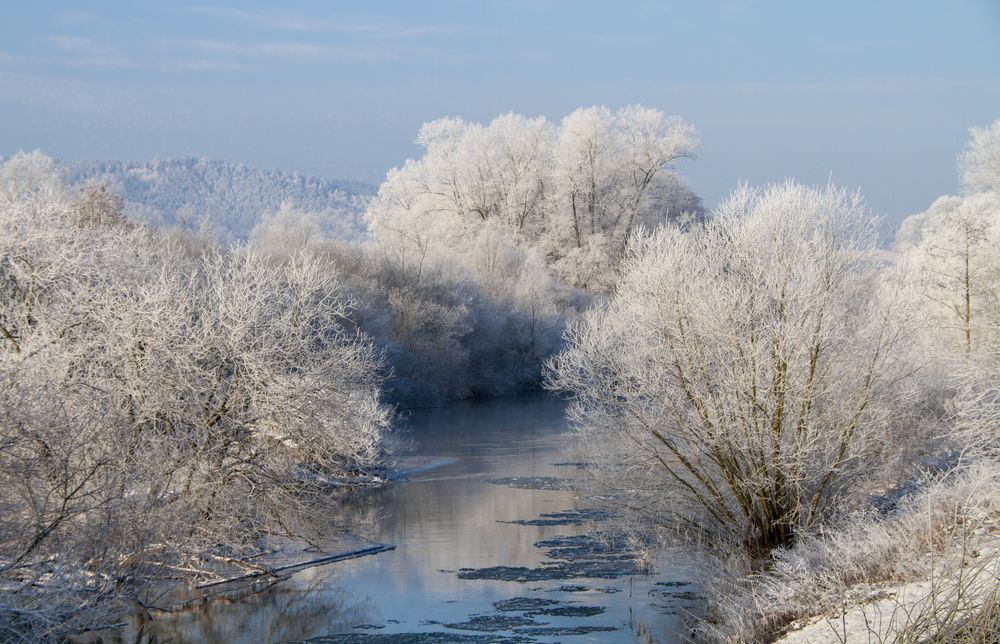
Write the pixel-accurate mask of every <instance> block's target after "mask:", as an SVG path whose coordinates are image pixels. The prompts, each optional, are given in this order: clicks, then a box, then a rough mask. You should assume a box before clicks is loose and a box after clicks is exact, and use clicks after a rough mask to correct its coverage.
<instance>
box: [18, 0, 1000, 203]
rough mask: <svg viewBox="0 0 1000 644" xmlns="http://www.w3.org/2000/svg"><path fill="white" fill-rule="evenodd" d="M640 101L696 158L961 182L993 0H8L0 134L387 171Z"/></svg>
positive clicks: (923, 197) (860, 178)
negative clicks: (419, 142) (478, 130)
mask: <svg viewBox="0 0 1000 644" xmlns="http://www.w3.org/2000/svg"><path fill="white" fill-rule="evenodd" d="M631 103H642V104H645V105H650V106H653V107H656V108H659V109H661V110H663V111H664V112H666V113H668V114H677V115H680V116H682V117H684V118H685V119H686V120H688V121H689V122H691V123H692V124H694V125H695V126H696V127H697V128H698V129H699V130H700V131H701V133H702V140H703V146H702V149H701V152H700V154H699V158H698V159H697V160H695V161H691V162H686V163H685V164H684V165H683V166H682V167H681V168H680V170H681V173H682V174H684V175H685V176H686V177H688V179H689V180H690V182H691V184H692V186H693V187H694V188H695V190H696V191H697V192H699V193H700V194H701V195H702V196H703V197H704V198H705V200H706V202H707V203H708V204H709V205H714V204H715V203H716V202H717V201H718V200H719V199H721V198H723V197H725V195H726V194H727V193H728V192H729V191H730V190H731V189H732V188H733V186H735V185H736V183H737V181H739V180H747V181H751V182H754V183H758V182H765V181H775V180H781V179H784V178H786V177H793V178H796V179H799V180H801V181H804V182H810V183H817V182H819V183H825V182H826V181H827V180H828V178H830V177H832V178H833V180H834V182H836V183H839V184H842V185H846V186H850V187H860V188H861V189H862V191H863V193H864V194H865V195H866V196H867V197H868V202H869V204H870V205H871V207H872V208H873V209H874V210H875V211H876V212H879V213H883V214H886V215H887V216H888V217H889V218H890V219H892V220H898V219H899V218H901V217H902V216H904V215H906V214H909V213H912V212H916V211H919V210H922V209H924V208H926V206H927V205H928V204H929V203H930V202H931V201H932V200H933V198H934V197H935V196H937V195H940V194H944V193H949V192H955V191H956V190H957V180H956V175H955V157H956V155H957V154H958V152H959V151H960V150H961V148H962V146H963V144H964V141H965V138H966V131H967V128H968V127H970V126H973V125H985V124H987V123H989V122H991V121H993V120H994V119H996V118H1000V1H998V0H965V1H962V0H951V1H949V2H940V1H937V2H925V1H911V2H902V1H899V2H892V1H886V2H876V1H874V0H868V1H857V2H855V1H839V2H811V1H806V0H799V1H796V2H778V1H775V2H764V1H754V0H743V1H737V0H733V1H729V2H694V1H691V2H667V1H664V2H645V1H642V0H632V1H631V2H627V3H621V2H610V1H609V2H600V3H598V2H585V1H574V2H562V1H556V0H549V1H546V0H520V1H516V0H510V1H500V0H496V1H490V0H480V1H474V0H464V1H459V0H454V1H448V2H430V1H424V2H415V1H413V2H405V1H398V2H349V1H345V2H333V1H331V2H283V3H261V2H222V1H210V2H207V3H202V4H199V3H193V2H191V3H185V2H175V3H166V2H101V3H96V2H95V3H83V2H45V1H39V0H34V1H32V2H8V3H5V4H4V6H3V7H2V8H0V154H3V155H6V154H10V153H11V152H13V151H14V150H17V149H19V148H23V149H34V148H41V149H42V150H44V151H45V152H47V153H49V154H51V155H53V156H57V157H60V158H64V159H111V158H114V159H127V160H142V159H151V158H153V157H154V156H160V157H173V156H189V155H193V156H202V155H205V156H210V157H215V158H221V159H226V160H230V161H236V162H242V163H248V164H253V165H258V166H262V167H266V168H279V169H285V170H298V171H300V172H304V173H308V174H315V175H319V176H324V177H329V178H345V179H362V180H366V181H372V182H378V181H379V180H380V179H381V178H382V177H383V176H384V175H385V172H386V170H388V169H389V168H390V167H392V166H395V165H398V164H400V163H401V162H402V161H403V160H404V159H406V158H407V157H408V156H414V155H415V154H417V153H418V150H417V148H416V147H415V146H414V145H413V143H412V141H413V139H414V137H415V136H416V132H417V129H418V128H419V126H420V124H421V123H423V122H424V121H427V120H429V119H433V118H436V117H439V116H446V115H447V116H461V117H464V118H467V119H473V120H488V119H490V118H492V117H493V116H495V115H497V114H499V113H502V112H507V111H511V110H513V111H517V112H521V113H525V114H529V115H544V116H546V117H548V118H550V119H554V120H558V119H559V118H561V117H562V116H563V115H565V114H567V113H568V112H570V111H572V110H573V109H574V108H576V107H579V106H584V105H595V104H605V105H608V106H610V107H621V106H624V105H628V104H631Z"/></svg>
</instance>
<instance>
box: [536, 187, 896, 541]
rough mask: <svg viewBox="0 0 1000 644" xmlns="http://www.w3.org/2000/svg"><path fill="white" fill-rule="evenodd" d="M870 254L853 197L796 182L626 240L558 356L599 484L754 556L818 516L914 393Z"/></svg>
mask: <svg viewBox="0 0 1000 644" xmlns="http://www.w3.org/2000/svg"><path fill="white" fill-rule="evenodd" d="M877 259H878V254H877V250H876V245H875V232H874V225H873V222H872V220H871V218H870V217H869V215H868V214H867V213H866V211H865V210H864V209H863V207H862V204H861V202H860V200H859V198H858V197H857V196H855V195H850V194H847V193H845V192H844V191H842V190H839V189H836V188H833V187H827V188H821V189H817V188H810V187H804V186H801V185H796V184H794V183H785V184H780V185H772V186H768V187H765V188H762V189H755V188H750V187H746V186H744V187H741V188H740V189H738V190H737V191H736V192H735V193H734V194H733V195H732V197H730V198H729V200H728V201H726V202H724V203H723V204H722V205H721V206H720V207H719V209H718V211H717V212H716V213H715V215H714V217H713V218H712V219H711V220H710V221H708V223H706V224H705V226H704V227H697V228H695V229H693V230H691V231H690V232H684V231H682V230H681V229H679V228H675V227H666V228H661V229H660V230H658V231H655V232H653V233H644V234H640V235H637V236H635V237H634V238H633V239H632V240H631V241H630V242H629V245H628V251H627V253H626V259H625V262H624V265H623V270H622V273H623V276H622V280H621V281H620V282H619V284H618V286H617V287H616V290H615V294H614V296H613V297H612V299H611V300H610V301H609V302H608V304H607V305H606V306H602V307H599V308H597V309H595V310H592V311H591V312H590V313H588V314H587V315H586V316H585V318H584V319H583V321H582V322H581V323H580V324H578V325H576V326H574V327H573V328H572V330H571V331H570V333H569V347H568V349H567V350H566V351H565V352H563V353H562V354H560V355H559V357H558V358H557V359H556V360H555V361H554V362H553V363H552V375H551V378H552V380H551V384H552V386H553V387H555V388H556V389H559V390H562V391H566V392H569V393H571V394H572V395H573V404H572V407H571V415H572V418H573V419H574V421H575V423H576V426H577V428H578V432H579V437H580V439H581V441H582V445H583V447H584V449H586V450H587V453H588V457H589V458H591V459H592V460H593V461H594V462H595V463H596V464H597V467H596V468H595V470H594V474H595V479H596V482H597V483H598V484H599V485H600V486H601V489H602V490H604V492H605V493H611V494H612V495H613V498H615V499H616V501H615V503H620V504H622V505H624V506H627V507H629V508H631V509H632V510H633V511H634V512H635V513H636V514H637V515H638V516H639V517H640V518H641V519H644V520H646V521H649V522H651V523H653V524H655V525H659V526H662V527H669V528H672V529H678V530H680V531H681V532H682V533H683V534H686V535H687V536H689V537H691V538H695V539H699V540H703V541H707V542H708V543H710V544H713V545H718V544H720V543H724V544H730V545H737V546H739V547H742V548H745V549H746V550H747V551H749V552H750V553H752V554H755V555H760V554H762V553H766V552H767V550H768V549H770V548H774V547H779V546H789V545H790V544H792V543H793V542H794V540H795V538H796V535H797V534H799V533H800V532H802V531H804V530H809V529H811V528H813V527H815V526H817V525H819V524H821V523H822V522H824V521H825V520H827V519H829V518H830V516H831V515H832V514H834V513H835V512H836V511H837V508H838V499H840V498H842V496H843V495H845V494H849V493H851V491H852V489H853V488H854V486H855V485H856V484H858V483H859V482H861V481H864V480H865V479H866V478H867V477H868V476H871V475H872V472H873V470H874V469H875V468H874V467H873V466H874V465H876V461H877V459H876V458H875V456H876V455H877V454H880V453H881V452H882V450H883V448H884V446H885V445H889V444H892V441H893V440H894V439H891V438H890V436H891V430H892V428H893V427H894V426H895V425H894V423H896V422H897V421H898V420H899V415H900V414H902V412H903V410H904V409H905V401H906V399H907V397H906V395H905V393H906V392H905V388H904V385H903V383H904V382H905V380H903V379H902V376H903V375H905V373H906V370H905V369H904V368H903V367H902V365H903V363H904V357H905V355H906V353H905V351H903V349H904V348H905V343H906V336H905V334H904V330H905V328H906V327H905V325H904V324H903V320H901V319H900V316H901V312H900V311H899V310H897V308H896V307H893V306H891V305H889V301H888V300H887V299H885V284H884V283H883V280H882V271H883V268H882V267H881V266H880V264H879V262H878V261H877Z"/></svg>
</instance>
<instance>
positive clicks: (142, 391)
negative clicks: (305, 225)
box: [0, 153, 390, 639]
mask: <svg viewBox="0 0 1000 644" xmlns="http://www.w3.org/2000/svg"><path fill="white" fill-rule="evenodd" d="M104 196H105V195H103V194H102V193H100V191H98V192H97V193H96V194H95V193H92V192H91V193H85V194H84V195H83V197H82V198H80V197H74V195H73V194H72V193H71V191H70V190H68V189H67V188H66V187H65V186H63V185H62V183H61V181H60V180H59V178H58V175H57V173H56V169H55V167H54V164H53V163H52V162H51V160H50V159H48V158H46V157H44V156H42V155H40V154H37V153H35V154H30V155H24V154H19V155H16V156H15V157H13V158H12V159H10V160H9V161H7V162H6V163H5V164H3V165H2V166H0V229H2V230H3V231H4V234H3V235H2V236H0V515H2V516H0V585H2V587H3V589H4V590H3V592H2V593H0V626H3V627H4V628H6V626H7V625H8V624H10V625H12V626H11V629H12V630H11V631H9V633H13V635H12V637H15V636H18V635H17V634H18V633H21V634H22V635H23V637H25V638H26V639H41V638H43V637H49V636H51V637H55V636H57V635H59V634H61V633H65V632H66V630H65V629H69V630H71V629H74V628H76V629H82V628H86V627H90V626H92V625H95V624H98V625H99V624H100V623H102V622H101V620H102V619H105V618H106V617H107V612H106V611H107V610H112V611H113V610H125V609H127V604H122V603H115V601H117V600H122V599H124V600H128V599H132V598H135V597H137V596H138V595H139V593H141V592H142V590H143V589H144V588H146V587H148V586H147V585H148V584H149V583H152V582H153V581H154V580H156V579H158V578H161V577H162V576H164V575H167V574H177V572H178V571H181V570H184V571H187V572H191V571H196V570H198V569H201V570H205V566H206V564H207V562H210V561H224V560H225V557H229V556H233V555H238V554H239V553H241V552H243V549H244V548H249V547H256V546H259V545H260V539H262V538H265V537H266V536H267V535H273V534H282V535H303V534H306V533H308V532H309V531H310V530H311V529H312V528H316V527H317V525H316V524H311V521H310V517H315V516H317V515H319V516H322V517H323V518H322V520H321V522H322V523H328V522H329V520H330V519H331V518H332V516H333V515H332V514H331V513H330V512H329V510H331V509H335V508H334V507H333V506H334V505H335V504H336V501H337V498H338V497H337V495H336V494H334V493H333V492H334V490H333V488H331V483H332V482H334V481H335V480H341V479H344V478H355V477H357V476H358V475H363V474H365V473H366V472H368V473H370V472H372V471H373V468H377V467H379V466H381V465H382V464H384V462H385V459H386V456H387V451H388V449H389V447H390V444H389V443H388V442H387V433H386V430H387V425H388V410H387V408H386V407H385V406H384V405H382V404H381V402H380V394H379V385H380V376H379V374H380V370H379V359H378V356H377V352H376V350H375V348H374V347H373V345H372V343H371V341H369V340H368V339H367V338H366V337H365V336H363V335H360V334H358V333H357V332H356V330H355V329H354V327H353V325H352V324H351V323H350V321H349V319H348V316H349V315H350V314H351V312H352V311H353V308H354V306H353V302H352V300H351V298H350V296H349V294H348V293H347V291H346V290H345V288H344V287H343V285H342V284H341V282H340V279H339V278H338V276H337V274H336V272H334V271H332V270H331V266H330V265H329V264H327V263H322V262H320V261H319V260H318V259H317V258H315V257H312V256H310V255H307V254H304V253H303V252H301V251H297V252H293V253H288V254H286V255H285V256H282V257H277V256H273V255H265V254H264V253H262V252H260V251H258V250H255V249H252V248H236V249H234V250H232V251H222V250H220V249H219V248H218V246H216V245H210V244H209V245H202V244H200V243H190V244H178V243H175V239H174V237H172V236H162V235H160V234H158V233H157V232H155V231H151V230H147V229H144V228H142V227H138V226H135V225H131V224H128V223H127V222H124V221H122V220H121V219H120V218H119V217H117V216H114V214H115V212H116V208H115V207H114V206H115V202H114V200H110V201H109V200H107V199H105V198H104ZM213 558H214V559H213ZM43 582H44V583H43ZM113 600H115V601H113ZM60 629H64V630H60ZM9 633H8V632H7V631H0V639H5V638H7V635H8V634H9Z"/></svg>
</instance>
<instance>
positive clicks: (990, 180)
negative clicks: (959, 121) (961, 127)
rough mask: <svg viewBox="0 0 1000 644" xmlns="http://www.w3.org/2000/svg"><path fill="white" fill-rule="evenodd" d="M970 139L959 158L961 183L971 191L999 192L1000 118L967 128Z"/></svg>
mask: <svg viewBox="0 0 1000 644" xmlns="http://www.w3.org/2000/svg"><path fill="white" fill-rule="evenodd" d="M969 135H970V140H969V142H968V144H967V145H966V148H965V152H964V153H963V154H962V156H961V158H960V159H959V169H960V171H961V176H962V183H963V184H965V186H966V187H967V188H969V189H970V190H973V191H981V190H992V191H994V192H1000V119H997V120H996V121H993V124H992V125H988V126H986V127H982V128H978V127H974V128H971V129H970V130H969Z"/></svg>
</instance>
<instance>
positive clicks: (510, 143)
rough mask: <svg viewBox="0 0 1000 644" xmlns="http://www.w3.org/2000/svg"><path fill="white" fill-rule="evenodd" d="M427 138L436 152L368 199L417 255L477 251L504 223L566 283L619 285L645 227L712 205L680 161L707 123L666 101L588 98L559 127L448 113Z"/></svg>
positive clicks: (404, 249)
mask: <svg viewBox="0 0 1000 644" xmlns="http://www.w3.org/2000/svg"><path fill="white" fill-rule="evenodd" d="M417 142H418V143H419V144H420V145H422V146H423V147H424V150H425V153H424V156H423V157H422V158H421V159H419V160H409V161H407V162H406V164H404V165H403V167H401V168H397V169H394V170H392V171H390V172H389V175H388V176H387V178H386V181H385V182H384V183H383V184H382V186H381V188H380V189H379V194H378V196H377V197H376V199H375V200H374V201H373V202H372V205H371V207H370V208H369V210H368V217H369V220H370V221H371V228H372V232H373V234H374V235H375V237H376V239H378V240H379V241H380V242H383V243H385V244H387V245H389V246H390V247H392V248H393V252H394V253H395V254H396V255H397V256H398V257H402V256H403V255H404V253H405V254H407V255H409V256H410V257H411V263H412V261H413V260H415V259H417V261H419V260H418V258H422V257H425V256H426V255H427V253H428V252H429V250H430V249H432V248H445V249H448V250H451V251H454V252H459V253H467V252H470V251H472V250H474V249H475V248H476V247H477V246H480V244H479V243H478V242H477V241H476V240H477V237H478V236H479V235H480V234H482V233H483V230H484V228H489V227H499V228H500V229H502V230H504V231H506V234H507V235H508V236H509V237H510V238H511V239H512V240H514V241H515V242H516V243H517V244H518V245H520V246H523V247H526V248H534V249H536V250H537V251H538V252H539V253H540V254H541V255H542V256H543V257H544V258H545V260H546V263H547V264H548V265H550V266H552V267H554V268H555V270H556V271H557V273H558V274H559V275H560V276H561V277H562V279H563V281H565V282H566V283H568V284H570V285H573V286H580V287H586V288H589V289H591V290H598V291H601V290H604V291H607V290H609V289H610V287H611V284H612V283H613V280H614V277H615V269H616V267H617V264H618V260H619V258H620V256H621V253H622V250H623V248H624V244H625V242H626V240H627V238H628V236H629V235H630V234H631V232H632V231H633V230H635V229H636V227H638V226H639V225H640V224H642V225H650V224H659V223H662V222H663V221H665V220H668V219H674V218H677V217H679V216H680V215H681V214H682V211H683V210H690V211H691V214H693V215H694V216H700V215H701V206H700V201H699V200H698V199H697V197H695V196H694V195H693V194H691V192H690V191H689V190H688V189H687V188H686V187H685V186H684V185H683V183H682V182H681V181H680V180H679V178H678V177H677V176H676V175H674V174H672V173H671V171H670V170H671V169H672V167H673V165H674V163H675V162H676V161H677V160H679V159H682V158H687V157H691V156H693V154H694V151H695V148H696V146H697V133H696V132H695V130H694V128H692V127H691V126H689V125H687V124H686V123H684V122H683V121H682V120H680V119H679V118H676V117H672V118H668V117H665V116H664V115H663V114H662V113H661V112H659V111H657V110H653V109H649V108H644V107H638V106H632V107H628V108H625V109H622V110H620V111H618V112H617V113H612V112H611V111H610V110H608V109H607V108H605V107H592V108H585V109H579V110H577V111H575V112H574V113H573V114H571V115H569V116H567V117H566V118H565V119H563V121H562V123H561V124H560V125H559V126H558V127H555V126H553V125H551V124H549V123H548V122H546V121H545V119H542V118H538V119H529V118H526V117H523V116H520V115H516V114H505V115H502V116H500V117H497V118H496V119H494V120H493V121H492V122H490V123H489V124H488V125H485V126H484V125H481V124H478V123H467V122H465V121H462V120H461V119H454V118H447V119H440V120H437V121H433V122H431V123H427V124H425V125H424V126H423V128H421V131H420V135H419V136H418V138H417ZM495 230H496V228H494V229H493V230H491V231H488V232H487V233H486V234H487V235H493V234H494V231H495Z"/></svg>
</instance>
